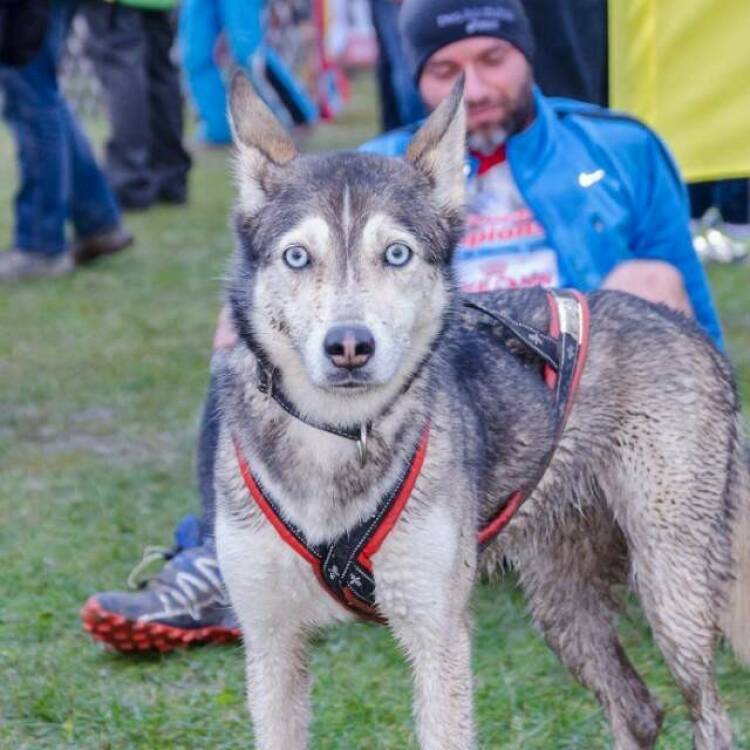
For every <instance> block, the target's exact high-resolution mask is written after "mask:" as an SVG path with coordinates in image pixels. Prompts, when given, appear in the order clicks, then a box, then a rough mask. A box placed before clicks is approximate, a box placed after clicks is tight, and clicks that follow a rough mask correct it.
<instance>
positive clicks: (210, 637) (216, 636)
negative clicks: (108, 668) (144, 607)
mask: <svg viewBox="0 0 750 750" xmlns="http://www.w3.org/2000/svg"><path fill="white" fill-rule="evenodd" d="M81 621H82V622H83V628H84V630H86V631H87V632H88V633H90V634H91V637H92V638H93V639H94V640H95V641H99V642H100V643H103V644H105V645H106V646H107V647H108V648H111V649H115V650H116V651H120V652H122V653H126V654H132V653H142V652H148V651H158V652H160V653H162V654H165V653H167V652H169V651H174V650H175V649H178V648H187V647H188V646H197V645H199V644H203V643H216V644H220V643H234V642H236V641H239V639H240V630H239V628H223V627H220V626H213V627H205V628H195V629H192V630H186V629H183V628H174V627H171V626H170V625H163V624H162V623H159V622H141V621H138V620H128V619H127V618H125V617H123V616H122V615H118V614H116V613H114V612H108V611H107V610H106V609H104V608H103V607H102V606H101V605H100V604H99V602H97V601H96V599H94V598H93V597H92V598H91V599H89V600H88V601H87V602H86V604H84V605H83V609H82V610H81Z"/></svg>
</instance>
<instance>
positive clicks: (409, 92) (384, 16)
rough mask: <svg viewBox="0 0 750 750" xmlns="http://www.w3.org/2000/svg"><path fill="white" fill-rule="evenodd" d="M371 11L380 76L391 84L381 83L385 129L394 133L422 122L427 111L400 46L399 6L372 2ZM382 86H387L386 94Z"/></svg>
mask: <svg viewBox="0 0 750 750" xmlns="http://www.w3.org/2000/svg"><path fill="white" fill-rule="evenodd" d="M370 7H371V10H372V22H373V26H374V27H375V33H376V35H377V37H378V50H379V54H380V60H379V62H378V75H379V77H380V76H383V77H385V76H388V81H381V97H382V99H381V109H382V119H383V129H384V130H392V129H393V128H397V127H401V126H402V125H409V124H411V123H413V122H416V121H417V120H419V119H421V118H422V117H424V115H425V109H424V105H423V104H422V100H421V98H420V96H419V92H418V91H417V88H416V86H415V84H414V80H413V79H412V75H411V66H410V65H409V63H408V62H407V61H406V58H405V56H404V51H403V47H402V45H401V36H400V34H399V32H398V13H399V8H400V4H399V3H396V2H393V0H370ZM383 84H386V85H387V88H385V90H384V88H383Z"/></svg>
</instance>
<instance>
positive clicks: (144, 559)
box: [127, 546, 177, 591]
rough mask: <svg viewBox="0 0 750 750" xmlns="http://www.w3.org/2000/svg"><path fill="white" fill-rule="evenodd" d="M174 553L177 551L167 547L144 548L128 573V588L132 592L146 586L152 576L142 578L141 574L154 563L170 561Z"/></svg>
mask: <svg viewBox="0 0 750 750" xmlns="http://www.w3.org/2000/svg"><path fill="white" fill-rule="evenodd" d="M176 553H177V551H176V550H175V549H173V548H172V549H170V548H169V547H156V546H147V547H144V548H143V555H142V556H141V559H140V560H139V561H138V562H137V563H136V565H135V567H134V568H133V569H132V570H131V571H130V573H128V578H127V584H128V588H129V589H132V590H133V591H138V590H140V589H143V588H145V587H146V586H148V584H149V583H150V582H151V580H152V579H153V578H154V576H153V575H150V576H143V572H144V571H145V570H147V569H148V568H149V567H150V566H151V565H152V564H153V563H154V562H156V561H161V562H166V561H167V560H171V559H172V558H173V557H174V556H175V554H176Z"/></svg>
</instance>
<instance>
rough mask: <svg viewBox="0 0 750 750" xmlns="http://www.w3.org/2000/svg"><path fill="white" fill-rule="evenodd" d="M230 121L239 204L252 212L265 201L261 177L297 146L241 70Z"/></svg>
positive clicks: (231, 99)
mask: <svg viewBox="0 0 750 750" xmlns="http://www.w3.org/2000/svg"><path fill="white" fill-rule="evenodd" d="M229 122H230V125H231V128H232V137H233V138H234V143H235V145H236V146H237V155H238V158H237V178H238V182H239V189H240V202H241V207H242V208H243V209H244V210H246V211H249V212H251V213H252V212H254V211H255V210H257V209H258V208H260V206H262V205H263V203H265V200H266V191H265V188H264V178H265V177H266V176H267V175H268V173H269V172H270V171H271V170H272V169H273V167H282V166H283V165H284V164H287V163H289V162H290V161H291V160H292V159H294V157H295V156H297V153H298V152H297V148H296V146H295V145H294V142H293V141H292V139H291V138H290V137H289V135H288V134H287V132H286V131H285V130H284V128H283V127H282V125H281V123H280V122H279V121H278V120H277V119H276V117H274V115H273V113H272V112H271V110H270V109H269V108H268V107H267V106H266V105H265V104H264V102H263V101H261V99H260V97H259V96H258V95H257V94H256V93H255V92H254V91H253V88H252V86H251V85H250V82H249V81H248V80H247V78H246V77H245V75H244V74H243V73H242V72H241V71H237V72H236V73H235V74H234V77H233V78H232V86H231V93H230V97H229Z"/></svg>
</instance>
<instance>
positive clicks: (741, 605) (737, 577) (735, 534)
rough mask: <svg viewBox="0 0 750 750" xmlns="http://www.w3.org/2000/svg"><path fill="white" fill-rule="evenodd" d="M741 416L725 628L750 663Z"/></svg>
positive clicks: (748, 474)
mask: <svg viewBox="0 0 750 750" xmlns="http://www.w3.org/2000/svg"><path fill="white" fill-rule="evenodd" d="M737 419H738V425H737V426H738V430H737V439H736V441H735V450H734V457H733V458H734V460H733V464H734V466H733V469H734V471H733V474H734V477H733V478H730V482H731V483H732V485H733V487H731V486H730V492H732V495H733V497H732V498H731V499H730V501H731V500H733V504H734V508H735V516H734V523H733V524H732V529H731V532H732V548H733V549H732V552H733V568H732V570H733V574H734V575H733V579H732V581H731V584H730V591H729V602H728V607H727V610H726V612H725V614H724V621H723V623H722V630H723V631H724V635H725V636H726V637H727V638H728V639H729V642H730V643H731V644H732V648H733V649H734V651H735V653H736V654H737V655H738V656H739V657H740V659H742V660H743V661H744V662H745V663H746V664H748V665H749V666H750V450H748V446H747V445H746V443H745V438H744V430H743V425H742V416H741V415H738V416H737ZM732 479H733V480H734V481H732Z"/></svg>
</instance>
